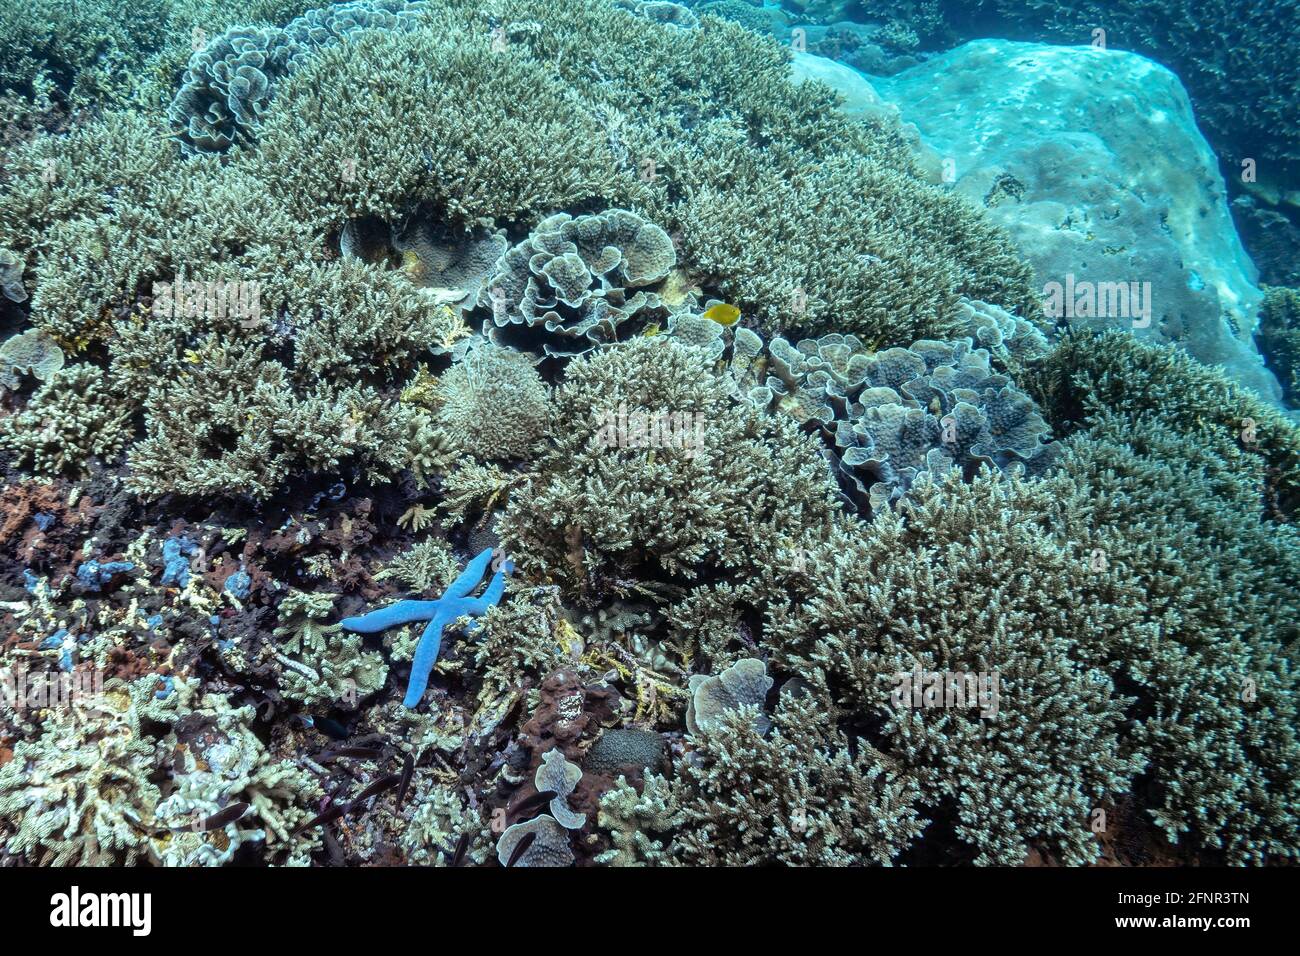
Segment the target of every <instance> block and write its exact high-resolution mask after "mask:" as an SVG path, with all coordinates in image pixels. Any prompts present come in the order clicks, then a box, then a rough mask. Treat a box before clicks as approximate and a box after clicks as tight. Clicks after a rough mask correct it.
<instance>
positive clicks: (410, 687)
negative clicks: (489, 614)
mask: <svg viewBox="0 0 1300 956" xmlns="http://www.w3.org/2000/svg"><path fill="white" fill-rule="evenodd" d="M449 615H450V612H449V611H439V612H438V613H437V615H435V616H434V618H433V620H432V621H430V622H429V626H428V627H426V628H425V629H424V634H422V635H421V636H420V643H419V644H418V645H416V648H415V660H413V661H411V682H410V683H409V684H407V685H406V697H405V698H403V700H402V704H403V705H404V706H406V707H410V708H413V707H415V706H417V705H418V704H419V703H420V698H421V697H423V696H424V691H425V688H427V687H428V686H429V674H430V673H432V671H433V665H434V664H436V663H438V650H439V649H440V648H441V647H442V632H443V629H444V628H445V627H446V626H447V624H448V623H449V622H451V621H452V620H454V619H455V618H454V616H449Z"/></svg>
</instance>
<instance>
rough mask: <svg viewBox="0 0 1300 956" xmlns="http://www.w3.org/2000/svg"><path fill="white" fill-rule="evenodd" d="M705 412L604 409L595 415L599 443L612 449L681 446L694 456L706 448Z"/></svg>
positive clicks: (622, 408)
mask: <svg viewBox="0 0 1300 956" xmlns="http://www.w3.org/2000/svg"><path fill="white" fill-rule="evenodd" d="M704 424H705V416H704V413H703V412H668V411H661V412H648V411H645V410H644V409H635V410H633V411H631V412H629V411H628V410H627V405H626V404H625V403H620V404H619V406H618V410H617V411H605V412H602V413H601V414H600V415H599V416H597V418H596V427H597V432H596V445H597V447H599V448H601V449H609V448H680V449H682V450H683V451H684V452H685V454H686V457H687V458H694V457H695V456H696V454H698V453H699V452H700V451H701V450H702V449H703V448H704Z"/></svg>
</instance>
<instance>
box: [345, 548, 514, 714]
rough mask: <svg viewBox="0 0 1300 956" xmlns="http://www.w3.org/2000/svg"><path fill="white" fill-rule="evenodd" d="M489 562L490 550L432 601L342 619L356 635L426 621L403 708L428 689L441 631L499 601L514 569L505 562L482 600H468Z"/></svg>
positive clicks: (468, 565) (405, 602)
mask: <svg viewBox="0 0 1300 956" xmlns="http://www.w3.org/2000/svg"><path fill="white" fill-rule="evenodd" d="M491 562H492V549H491V548H487V549H486V550H484V551H482V552H480V553H479V555H478V557H476V558H475V559H474V560H473V561H471V562H470V563H469V564H467V565H465V570H464V571H462V572H461V573H460V577H458V578H457V579H456V580H455V581H452V582H451V585H450V586H449V587H448V588H447V591H446V593H445V594H443V596H442V597H440V598H439V599H438V600H436V601H398V602H397V603H396V604H390V605H388V607H384V608H380V609H379V610H378V611H371V612H370V613H369V614H363V615H362V616H361V617H345V618H344V619H343V622H342V623H343V626H344V627H345V628H346V629H347V630H349V631H356V632H357V633H358V634H376V633H378V632H379V631H384V630H387V629H388V628H390V627H396V626H397V625H399V624H411V623H413V622H415V621H428V622H429V626H428V627H426V628H425V629H424V634H422V635H421V636H420V643H419V644H418V645H417V646H416V648H415V660H414V661H413V662H412V663H411V682H410V683H409V684H407V685H406V698H405V699H404V700H403V701H402V703H403V704H405V705H406V706H407V707H415V706H416V705H417V704H419V703H420V698H421V697H423V696H424V689H425V688H426V687H428V686H429V672H430V671H432V670H433V665H434V664H436V663H437V661H438V649H439V648H440V647H441V646H442V632H443V629H444V628H445V627H446V626H447V625H448V624H450V623H451V622H452V621H454V620H456V618H458V617H462V616H464V615H469V616H470V617H478V616H479V615H481V614H484V613H486V612H487V609H488V608H490V607H491V606H492V605H494V604H496V603H497V602H498V601H500V600H501V595H502V593H503V592H504V591H505V589H506V577H505V576H506V575H507V574H509V573H510V572H511V571H513V570H514V565H513V564H511V562H509V561H505V562H503V563H502V565H501V570H499V571H497V573H496V574H494V575H492V581H491V583H490V584H488V586H487V590H485V591H484V592H483V596H482V597H477V598H472V597H470V594H472V593H473V592H474V589H475V588H477V587H478V586H479V584H480V583H482V581H483V575H484V573H485V572H486V571H487V569H488V565H489V564H490V563H491ZM475 627H477V624H476V623H475V624H471V625H470V626H469V627H468V628H466V630H469V631H471V632H472V631H473V629H474V628H475Z"/></svg>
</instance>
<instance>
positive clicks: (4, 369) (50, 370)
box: [0, 329, 64, 390]
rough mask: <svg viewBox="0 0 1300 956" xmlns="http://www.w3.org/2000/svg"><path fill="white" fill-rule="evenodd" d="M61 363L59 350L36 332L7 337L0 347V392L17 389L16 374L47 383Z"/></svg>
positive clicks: (18, 381) (40, 332)
mask: <svg viewBox="0 0 1300 956" xmlns="http://www.w3.org/2000/svg"><path fill="white" fill-rule="evenodd" d="M63 362H64V355H63V349H61V348H59V346H58V343H56V342H55V341H54V339H52V338H51V337H50V336H48V335H47V334H45V333H44V332H42V331H41V330H40V329H28V330H27V331H26V332H21V333H18V334H15V335H11V336H10V337H9V338H7V339H5V341H4V343H3V344H0V390H3V389H16V388H18V386H19V384H20V378H19V376H20V375H31V376H32V377H33V378H35V379H36V380H37V381H38V382H48V381H49V380H50V376H51V375H53V374H54V373H55V372H57V371H58V370H59V369H61V368H63Z"/></svg>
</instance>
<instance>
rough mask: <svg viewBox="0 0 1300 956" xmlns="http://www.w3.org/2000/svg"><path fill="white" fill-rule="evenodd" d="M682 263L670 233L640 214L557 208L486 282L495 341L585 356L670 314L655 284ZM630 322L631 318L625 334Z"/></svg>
mask: <svg viewBox="0 0 1300 956" xmlns="http://www.w3.org/2000/svg"><path fill="white" fill-rule="evenodd" d="M676 262H677V253H676V251H675V250H674V249H673V244H672V240H671V239H669V237H668V234H667V233H666V232H664V230H663V229H661V228H660V227H659V226H657V225H655V224H654V223H652V222H647V221H645V220H644V219H642V218H641V217H640V216H638V215H636V213H632V212H628V211H626V210H623V209H611V210H609V211H608V212H604V213H601V214H599V215H589V216H578V217H577V218H576V219H575V218H574V217H572V216H569V215H568V214H566V213H557V214H556V215H554V216H550V217H548V218H547V219H544V220H543V221H542V222H540V223H539V224H538V225H537V227H536V228H535V229H534V230H533V232H532V233H531V234H530V235H529V236H528V238H527V239H525V240H524V241H523V242H521V243H520V244H518V245H516V246H514V247H512V248H511V249H510V250H509V251H508V252H506V254H505V256H504V257H503V258H502V259H501V262H500V264H499V265H498V267H497V270H496V271H495V272H494V273H493V274H492V276H491V277H490V278H489V280H488V293H487V300H488V305H490V307H491V309H492V318H491V320H490V322H485V323H484V332H486V333H487V334H489V335H490V336H491V337H492V339H493V341H497V342H504V343H509V344H512V345H515V346H516V347H520V348H527V347H528V346H529V344H530V343H532V344H533V345H534V347H539V348H540V350H541V351H542V352H543V353H544V354H546V355H551V356H556V355H558V356H573V355H581V354H582V353H583V352H587V351H590V350H591V349H593V348H595V347H596V346H597V345H599V344H601V343H606V342H612V341H616V340H617V339H618V338H619V337H620V335H621V337H624V338H626V337H627V335H628V334H629V332H630V331H631V328H632V327H635V326H636V325H637V324H640V325H644V324H645V323H647V322H649V321H650V320H652V319H656V318H661V317H666V315H667V310H666V308H665V307H664V305H663V303H662V301H661V300H660V298H659V296H658V295H657V294H656V293H655V292H654V291H653V288H652V287H653V286H655V285H656V284H657V283H659V282H660V281H662V280H663V279H664V278H665V277H666V276H667V275H668V273H669V271H670V270H671V269H672V267H673V266H674V265H675V264H676ZM625 323H633V325H632V326H629V328H624V329H622V331H621V332H620V327H621V326H624V324H625Z"/></svg>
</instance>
